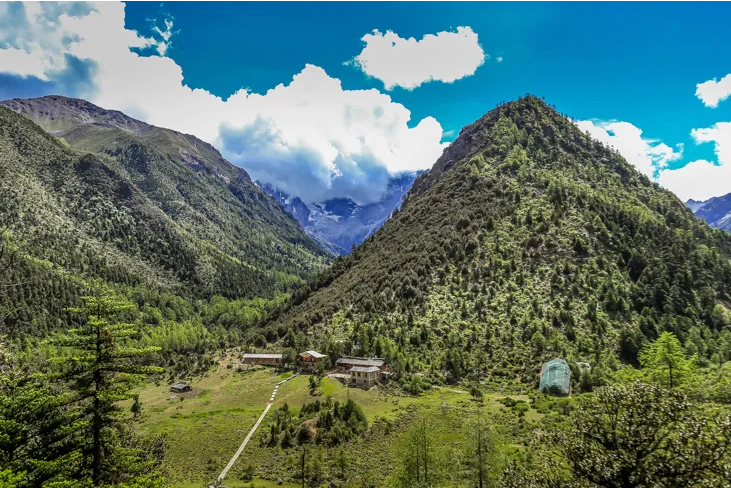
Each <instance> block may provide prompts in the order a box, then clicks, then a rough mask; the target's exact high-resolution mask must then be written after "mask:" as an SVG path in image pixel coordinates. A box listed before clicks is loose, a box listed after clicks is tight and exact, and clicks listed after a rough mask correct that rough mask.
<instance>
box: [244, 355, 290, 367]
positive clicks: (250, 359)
mask: <svg viewBox="0 0 731 488" xmlns="http://www.w3.org/2000/svg"><path fill="white" fill-rule="evenodd" d="M283 358H284V355H283V354H260V353H246V354H244V357H243V358H242V361H243V363H244V364H260V365H262V366H281V365H282V360H283Z"/></svg>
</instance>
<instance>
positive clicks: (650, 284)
mask: <svg viewBox="0 0 731 488" xmlns="http://www.w3.org/2000/svg"><path fill="white" fill-rule="evenodd" d="M729 256H731V236H729V234H725V233H722V232H720V231H717V230H714V229H711V228H709V227H708V226H707V225H706V224H704V223H702V222H700V221H698V220H697V219H696V218H694V217H693V215H692V213H691V212H690V210H688V209H687V208H685V206H684V205H683V204H682V203H681V202H680V201H679V200H678V199H677V198H676V197H675V196H674V195H673V194H672V193H670V192H668V191H665V190H663V189H661V188H660V187H658V186H657V185H655V184H653V183H652V182H650V181H649V180H648V179H647V178H646V177H644V176H642V175H641V174H639V173H638V172H637V171H635V170H634V168H633V167H631V166H630V165H629V164H628V163H627V162H626V161H625V160H624V159H623V158H622V157H621V156H620V155H619V154H618V153H616V152H615V151H613V150H610V149H608V148H606V147H604V146H602V144H601V143H599V142H597V141H595V140H593V139H591V138H590V137H589V136H588V135H586V134H584V133H582V132H581V131H580V130H579V129H577V128H576V126H575V125H574V124H573V123H571V121H570V120H569V119H568V118H566V117H563V116H561V115H560V114H558V113H557V112H556V111H555V110H554V109H552V108H550V107H549V106H547V105H546V104H545V103H544V102H542V101H541V100H540V99H537V98H535V97H533V96H528V97H525V98H522V99H520V100H519V101H516V102H512V103H507V104H504V105H500V106H499V107H497V108H496V109H494V110H493V111H491V112H489V113H488V114H486V115H485V116H484V117H482V118H481V119H480V120H478V121H476V122H475V123H473V124H472V125H470V126H468V127H465V128H464V129H463V130H462V131H461V133H460V135H459V137H458V138H457V140H456V141H455V142H454V143H453V144H452V145H451V146H450V147H449V148H448V149H447V150H445V152H444V154H443V156H442V157H441V158H440V159H439V160H438V161H437V162H436V164H435V165H434V167H433V169H432V170H431V171H430V172H429V173H427V174H424V175H422V176H420V177H419V178H418V179H417V180H416V182H415V183H414V186H413V188H412V189H411V191H410V193H409V195H408V196H407V198H406V201H405V203H404V205H403V207H402V210H401V211H400V212H399V213H398V214H397V215H396V216H395V217H393V218H392V219H391V220H389V221H388V222H387V223H386V224H385V226H384V227H383V228H382V229H381V230H379V231H378V232H377V233H376V234H375V235H374V236H372V237H371V238H369V239H367V240H366V241H365V242H364V243H363V244H362V245H361V246H360V247H358V248H357V249H356V250H355V251H354V252H353V253H352V254H351V255H349V256H347V257H344V258H339V259H337V260H336V261H335V263H334V265H333V266H332V267H331V268H330V269H329V270H328V271H327V272H326V273H325V274H324V275H323V276H322V277H321V278H320V279H319V280H318V282H317V283H315V284H313V285H312V286H311V289H310V290H308V291H307V292H306V293H302V294H300V295H299V296H297V297H295V298H294V299H293V300H292V301H291V302H290V303H289V305H288V306H287V307H285V308H284V309H282V310H280V311H279V313H278V314H276V315H275V316H273V317H272V320H271V322H270V323H269V324H268V325H267V327H268V328H269V331H267V334H268V336H272V335H274V334H273V333H274V332H276V335H278V336H280V337H282V336H285V342H286V341H290V340H292V339H291V338H292V337H294V338H295V339H296V338H297V336H296V334H295V335H291V334H290V333H288V330H289V329H292V330H294V331H303V332H305V336H304V337H311V338H312V339H311V341H312V342H314V343H315V344H313V345H317V346H319V347H322V348H324V349H330V350H338V352H343V351H344V352H348V353H357V354H375V355H379V356H380V355H386V356H388V357H390V359H391V361H392V362H393V363H394V364H395V366H396V368H397V370H401V371H402V372H408V371H409V370H414V369H415V370H420V371H423V372H425V373H428V374H431V375H432V379H433V380H435V381H441V380H444V379H447V380H454V379H458V378H461V377H463V376H465V375H466V374H468V373H470V374H471V372H473V371H477V372H482V373H483V374H485V375H497V376H503V377H506V378H509V379H515V378H518V379H523V380H525V379H529V380H533V378H535V377H536V376H537V375H536V372H537V371H538V368H539V367H540V361H541V360H542V359H544V358H547V357H553V356H556V355H561V356H566V357H567V358H568V359H569V360H570V361H579V360H581V361H588V362H590V363H591V364H592V365H593V366H595V370H596V371H600V370H601V368H597V367H598V366H605V367H609V366H612V365H613V364H615V362H616V359H617V358H619V359H622V360H624V361H627V362H634V361H636V358H637V351H638V348H639V347H640V346H641V345H642V343H644V342H645V341H647V340H650V339H654V338H655V337H656V336H657V335H658V334H659V333H660V332H661V331H663V330H669V331H673V332H674V333H676V334H677V335H678V336H679V337H681V338H682V339H683V340H684V341H685V342H686V344H687V347H688V348H689V350H691V351H698V352H699V353H700V354H701V355H702V356H705V357H707V356H709V355H710V354H711V353H712V352H713V351H716V350H719V348H718V345H719V344H720V342H721V341H724V340H726V341H728V343H729V344H731V334H729V332H728V331H727V330H725V329H724V327H725V326H727V325H728V324H727V323H726V322H728V314H727V313H726V312H724V311H723V309H725V308H726V307H727V306H728V303H729V294H730V293H731V263H730V262H729ZM724 304H726V305H724ZM304 337H303V336H301V337H300V340H303V339H304ZM305 340H306V339H305ZM729 354H731V349H730V350H729ZM727 359H731V358H727ZM597 374H599V373H597ZM576 377H577V378H578V375H576Z"/></svg>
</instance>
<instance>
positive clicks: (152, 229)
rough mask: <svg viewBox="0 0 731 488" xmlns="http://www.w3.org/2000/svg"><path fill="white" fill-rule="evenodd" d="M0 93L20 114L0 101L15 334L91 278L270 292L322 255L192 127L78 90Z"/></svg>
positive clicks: (228, 294)
mask: <svg viewBox="0 0 731 488" xmlns="http://www.w3.org/2000/svg"><path fill="white" fill-rule="evenodd" d="M4 103H5V104H6V105H9V106H10V107H12V108H13V110H17V111H20V112H22V113H23V114H25V115H26V116H27V117H28V118H26V117H23V116H21V115H18V114H17V113H15V112H13V111H12V110H10V109H8V108H5V107H0V221H1V222H2V224H0V226H2V227H3V229H6V228H7V229H8V230H7V231H5V232H3V233H2V239H3V242H4V243H7V246H6V247H7V249H16V250H17V249H20V252H19V253H18V254H17V258H19V262H17V263H16V265H15V266H13V267H12V269H11V273H12V275H11V276H8V277H6V278H7V281H8V282H10V283H13V284H15V285H16V286H11V287H8V286H5V287H2V288H1V289H0V298H1V301H2V310H3V315H0V318H3V319H4V321H5V322H6V326H7V327H8V329H9V332H10V333H11V334H17V333H20V332H22V331H25V332H31V333H32V335H36V334H41V335H42V334H44V333H45V332H46V331H47V330H49V329H52V328H55V327H58V326H63V325H67V324H68V320H69V316H68V314H66V313H65V312H64V309H65V308H66V307H68V306H71V305H74V304H78V297H79V296H80V295H82V294H83V293H84V292H83V289H84V288H85V287H86V284H87V283H88V281H89V280H92V279H101V280H103V281H104V282H107V283H110V284H114V285H115V286H117V287H118V288H120V289H124V290H126V291H125V292H124V293H125V294H127V295H129V294H130V293H132V292H131V290H138V293H137V294H138V296H143V295H145V294H149V293H153V294H160V293H163V294H165V293H167V294H170V295H171V296H176V297H182V298H183V299H185V300H191V299H195V300H197V299H210V298H212V297H214V296H222V297H224V298H227V299H240V298H244V299H254V298H257V297H261V298H265V299H274V298H275V297H276V296H278V295H280V294H282V293H286V292H289V291H290V290H292V289H293V288H296V287H297V286H300V285H301V284H302V283H304V282H305V280H307V279H308V278H309V277H311V276H312V275H313V274H314V273H315V271H317V270H319V269H321V268H322V267H323V266H324V265H325V264H326V262H327V259H328V258H327V257H326V255H325V253H324V252H323V251H322V250H321V249H320V248H319V246H318V245H317V244H316V243H315V242H314V241H313V240H312V239H310V238H309V237H308V236H307V235H306V234H305V233H304V231H302V229H301V228H300V227H299V225H298V224H297V222H296V221H295V220H294V219H293V218H292V217H291V216H289V215H288V214H287V213H286V212H285V211H284V210H283V209H282V207H281V206H280V205H279V204H278V203H276V202H275V201H274V200H273V199H271V198H270V197H269V196H267V195H266V194H265V193H264V192H262V191H261V190H259V189H258V188H257V187H256V185H254V184H253V183H252V182H251V180H250V179H249V177H248V175H247V174H246V172H245V171H243V170H242V169H240V168H237V167H235V166H233V165H231V164H230V163H228V162H227V161H226V160H224V159H223V158H222V157H221V155H220V154H219V153H218V152H217V151H216V150H215V149H214V148H213V147H211V146H210V145H208V144H206V143H204V142H202V141H200V140H198V139H195V138H194V137H192V136H187V135H184V134H179V133H176V132H173V131H170V130H166V129H160V128H156V127H153V126H149V125H147V124H144V123H142V122H139V121H135V120H134V119H131V118H129V117H127V116H125V115H123V114H121V113H119V112H109V111H105V110H103V109H100V108H99V107H95V106H94V105H91V104H89V103H88V102H84V101H81V100H73V99H66V98H62V97H44V98H42V99H32V100H12V101H7V102H4ZM29 119H34V120H37V121H38V122H40V123H41V124H43V125H44V127H46V128H47V129H48V130H52V131H55V132H54V134H55V135H56V136H57V137H53V136H51V135H49V134H48V133H46V132H45V131H44V130H43V129H42V128H41V127H39V126H38V125H36V124H35V123H33V122H31V120H29ZM59 131H60V132H59ZM21 256H22V258H21ZM7 257H8V255H6V256H5V257H4V258H5V259H7ZM159 301H160V300H158V302H159ZM169 301H170V299H165V300H162V302H169ZM148 302H150V300H145V299H143V298H140V299H139V300H138V303H139V304H140V305H141V306H143V305H144V304H145V303H148ZM153 305H155V304H153ZM157 305H159V304H157ZM157 305H155V306H157ZM165 306H166V303H163V304H162V306H160V308H165ZM187 306H188V307H190V306H191V305H187ZM188 315H190V314H188ZM167 318H171V317H169V316H168V317H167ZM240 325H242V324H240ZM6 332H7V331H6Z"/></svg>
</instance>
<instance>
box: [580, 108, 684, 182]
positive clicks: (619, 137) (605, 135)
mask: <svg viewBox="0 0 731 488" xmlns="http://www.w3.org/2000/svg"><path fill="white" fill-rule="evenodd" d="M576 125H577V126H578V127H579V128H580V129H581V130H582V131H584V132H589V134H590V135H591V136H592V137H593V138H595V139H597V140H598V141H600V142H603V143H604V144H606V145H608V146H611V147H613V148H615V149H616V150H617V151H619V153H620V154H621V155H622V156H623V157H624V158H625V159H626V160H627V161H628V162H629V163H631V164H633V165H634V166H635V168H637V170H638V171H640V172H641V173H644V174H645V175H647V176H649V177H650V178H654V177H656V176H657V174H658V172H659V171H661V170H662V169H664V168H666V167H667V165H668V163H670V162H671V161H677V160H678V159H680V158H681V157H682V156H683V145H682V144H678V145H677V146H676V148H675V149H673V148H672V147H670V146H668V145H667V144H665V143H663V142H660V141H659V140H656V139H647V138H645V137H642V130H641V129H640V128H639V127H635V126H634V125H632V124H630V123H629V122H595V121H591V120H581V121H577V122H576Z"/></svg>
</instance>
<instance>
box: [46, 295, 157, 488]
mask: <svg viewBox="0 0 731 488" xmlns="http://www.w3.org/2000/svg"><path fill="white" fill-rule="evenodd" d="M83 301H84V305H83V306H82V307H78V308H70V309H69V311H70V312H72V313H76V314H79V315H81V316H82V317H83V318H84V320H85V322H84V325H82V326H81V327H79V328H76V329H72V330H70V331H69V333H68V335H66V336H64V337H62V338H60V339H58V340H56V341H55V342H56V344H57V345H58V346H61V347H62V348H63V349H64V354H63V355H61V356H60V357H58V358H56V360H55V361H56V362H57V363H58V364H59V366H60V367H61V373H60V376H59V377H60V378H63V379H68V380H69V381H70V386H71V388H72V393H71V395H72V403H73V404H74V405H76V406H77V408H78V415H79V421H80V422H81V427H80V428H81V430H82V431H83V432H84V433H85V434H86V439H88V441H87V442H86V443H85V445H84V446H83V447H82V449H81V452H82V454H83V455H84V459H85V460H87V462H88V466H85V467H86V468H87V469H88V475H89V477H90V480H91V483H92V484H93V486H94V487H100V486H106V485H110V484H117V483H120V482H124V481H125V480H126V479H127V478H128V477H129V476H130V475H138V474H143V473H144V472H145V471H146V469H145V467H144V465H146V464H148V462H147V461H146V460H144V456H143V452H142V449H140V448H138V447H136V446H135V445H134V442H131V444H132V445H130V435H129V432H127V431H126V429H125V428H124V421H123V419H122V415H121V412H122V409H121V407H120V405H119V402H120V401H122V400H126V399H129V398H132V397H133V395H132V386H133V384H134V381H135V380H139V379H141V378H144V377H145V376H146V375H149V374H152V373H158V372H162V368H159V367H156V366H147V365H143V364H141V363H142V360H143V358H144V356H146V355H148V354H150V353H153V352H156V351H158V350H159V348H157V347H145V348H137V347H131V346H129V345H128V340H129V339H130V338H131V337H133V336H135V335H136V334H137V328H136V327H135V326H134V325H133V324H130V323H126V322H125V321H124V318H125V313H126V312H128V311H130V310H131V309H133V308H134V307H135V305H134V304H133V303H131V302H129V301H127V300H126V299H124V298H122V297H120V296H118V295H117V294H115V293H114V292H113V291H112V290H111V289H110V288H108V287H107V286H105V285H102V284H96V285H95V286H94V289H93V294H92V295H90V296H86V297H83Z"/></svg>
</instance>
